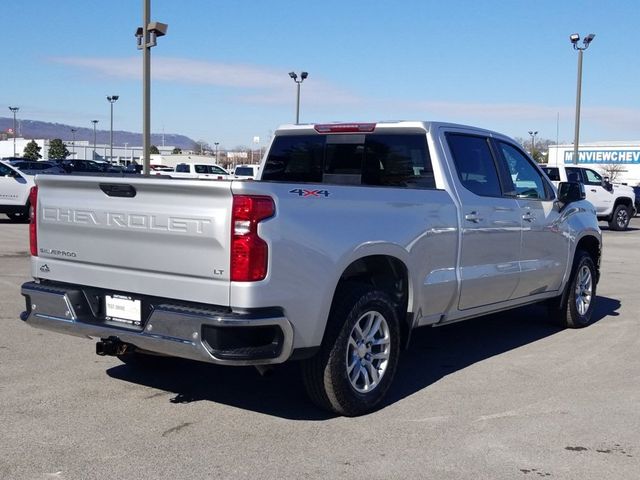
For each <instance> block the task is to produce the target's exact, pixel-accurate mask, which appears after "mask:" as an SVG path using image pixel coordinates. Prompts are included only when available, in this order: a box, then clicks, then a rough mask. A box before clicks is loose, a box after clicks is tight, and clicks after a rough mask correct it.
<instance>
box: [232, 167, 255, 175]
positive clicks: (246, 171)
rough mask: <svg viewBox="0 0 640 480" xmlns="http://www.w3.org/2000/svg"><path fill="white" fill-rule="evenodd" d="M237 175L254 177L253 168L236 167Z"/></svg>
mask: <svg viewBox="0 0 640 480" xmlns="http://www.w3.org/2000/svg"><path fill="white" fill-rule="evenodd" d="M235 172H236V175H242V176H245V177H251V176H253V168H251V167H236V170H235Z"/></svg>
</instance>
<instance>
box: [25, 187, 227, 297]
mask: <svg viewBox="0 0 640 480" xmlns="http://www.w3.org/2000/svg"><path fill="white" fill-rule="evenodd" d="M37 183H38V186H39V192H38V257H37V258H36V262H35V264H36V266H35V272H34V276H36V277H40V278H51V279H55V280H58V281H63V282H69V283H74V284H80V285H89V286H96V287H103V288H110V289H116V290H122V291H125V292H136V293H141V294H147V295H154V296H159V297H166V298H173V299H184V300H192V301H199V302H205V303H213V304H216V305H227V304H228V301H229V300H228V297H229V262H230V254H229V248H230V247H229V243H230V237H231V235H230V228H231V227H230V223H231V221H230V218H229V215H230V212H231V205H232V195H231V191H230V190H231V189H230V183H227V182H201V181H197V180H185V181H172V180H163V179H148V178H135V177H127V178H119V177H80V176H49V175H46V176H39V177H37ZM45 265H46V267H45Z"/></svg>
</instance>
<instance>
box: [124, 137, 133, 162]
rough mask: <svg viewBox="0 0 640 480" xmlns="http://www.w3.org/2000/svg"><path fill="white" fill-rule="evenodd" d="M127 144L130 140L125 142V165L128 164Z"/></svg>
mask: <svg viewBox="0 0 640 480" xmlns="http://www.w3.org/2000/svg"><path fill="white" fill-rule="evenodd" d="M127 145H129V142H124V164H125V165H127ZM132 148H133V147H132Z"/></svg>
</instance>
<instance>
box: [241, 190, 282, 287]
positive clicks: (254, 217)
mask: <svg viewBox="0 0 640 480" xmlns="http://www.w3.org/2000/svg"><path fill="white" fill-rule="evenodd" d="M275 211H276V207H275V204H274V203H273V199H272V198H271V197H266V196H260V195H234V197H233V212H232V215H231V281H234V282H255V281H258V280H264V278H265V277H266V276H267V263H268V258H269V248H268V246H267V243H266V242H265V241H264V240H263V239H261V238H260V237H259V236H258V223H260V222H261V221H262V220H264V219H266V218H269V217H272V216H273V215H274V213H275Z"/></svg>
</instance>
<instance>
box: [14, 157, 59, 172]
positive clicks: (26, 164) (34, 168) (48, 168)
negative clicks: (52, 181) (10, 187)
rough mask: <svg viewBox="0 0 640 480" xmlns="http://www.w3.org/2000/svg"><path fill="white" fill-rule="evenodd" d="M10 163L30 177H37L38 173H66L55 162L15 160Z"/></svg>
mask: <svg viewBox="0 0 640 480" xmlns="http://www.w3.org/2000/svg"><path fill="white" fill-rule="evenodd" d="M9 163H10V164H11V165H12V166H14V167H15V168H17V169H18V170H20V171H22V172H24V173H26V174H28V175H36V174H38V173H47V174H51V173H65V170H64V169H63V168H62V167H60V166H59V165H56V163H55V162H48V161H42V160H40V161H36V160H24V159H22V160H17V159H14V160H11V161H10V162H9Z"/></svg>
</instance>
